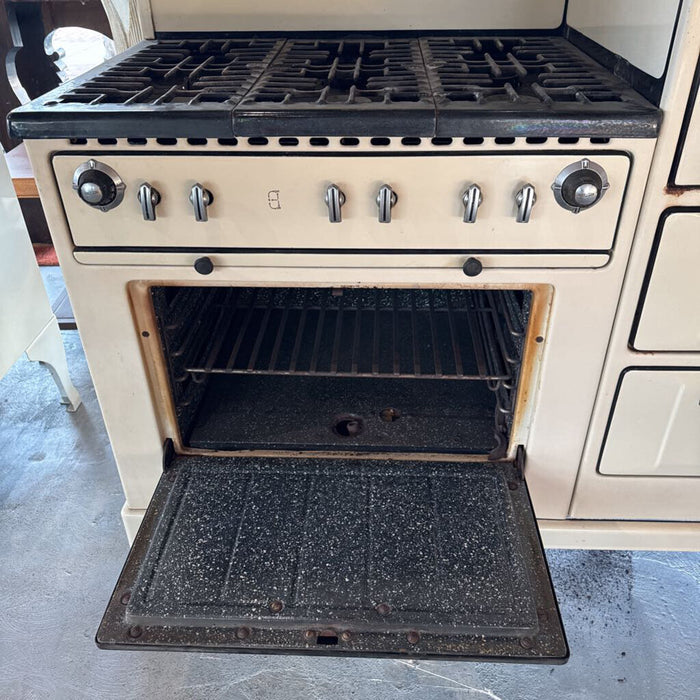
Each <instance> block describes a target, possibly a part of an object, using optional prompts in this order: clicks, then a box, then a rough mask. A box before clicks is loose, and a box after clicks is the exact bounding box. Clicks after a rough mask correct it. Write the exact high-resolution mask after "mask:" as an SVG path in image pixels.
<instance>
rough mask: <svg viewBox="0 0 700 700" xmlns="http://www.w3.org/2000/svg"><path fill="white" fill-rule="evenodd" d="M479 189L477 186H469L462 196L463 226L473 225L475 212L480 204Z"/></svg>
mask: <svg viewBox="0 0 700 700" xmlns="http://www.w3.org/2000/svg"><path fill="white" fill-rule="evenodd" d="M482 199H483V198H482V196H481V187H479V185H469V187H467V189H466V191H465V192H464V193H463V194H462V203H463V204H464V218H463V219H462V221H464V223H465V224H475V223H476V214H477V210H478V209H479V207H480V206H481V202H482Z"/></svg>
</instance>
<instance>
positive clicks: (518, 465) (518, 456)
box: [514, 445, 525, 479]
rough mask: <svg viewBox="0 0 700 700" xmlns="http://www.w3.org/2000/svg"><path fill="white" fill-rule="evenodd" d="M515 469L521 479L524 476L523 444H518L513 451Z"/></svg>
mask: <svg viewBox="0 0 700 700" xmlns="http://www.w3.org/2000/svg"><path fill="white" fill-rule="evenodd" d="M514 464H515V470H516V471H517V472H518V476H519V477H520V478H521V479H524V478H525V446H524V445H518V448H517V450H516V451H515V462H514Z"/></svg>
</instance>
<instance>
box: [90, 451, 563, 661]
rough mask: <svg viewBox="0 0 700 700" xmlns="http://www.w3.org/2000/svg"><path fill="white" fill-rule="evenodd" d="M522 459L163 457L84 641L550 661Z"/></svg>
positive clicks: (538, 546) (542, 576)
mask: <svg viewBox="0 0 700 700" xmlns="http://www.w3.org/2000/svg"><path fill="white" fill-rule="evenodd" d="M519 457H520V458H519V459H518V460H516V462H515V463H514V462H501V461H499V462H488V461H482V462H458V461H453V462H447V461H445V462H435V461H425V460H424V461H418V460H416V461H408V460H375V459H367V458H352V457H347V456H344V457H323V456H309V455H305V456H303V457H296V458H294V457H274V458H273V457H235V458H234V457H206V456H178V457H175V458H174V459H173V460H172V462H171V463H170V465H169V466H168V468H167V470H166V472H165V473H164V474H163V477H162V478H161V480H160V483H159V484H158V486H157V488H156V491H155V494H154V496H153V499H152V501H151V504H150V506H149V508H148V511H147V512H146V515H145V517H144V520H143V523H142V525H141V529H140V530H139V532H138V534H137V536H136V540H135V542H134V545H133V547H132V548H131V551H130V553H129V556H128V558H127V560H126V564H125V566H124V569H123V571H122V572H121V575H120V577H119V581H118V583H117V586H116V588H115V590H114V593H113V595H112V598H111V600H110V602H109V605H108V607H107V610H106V612H105V615H104V618H103V620H102V623H101V625H100V628H99V631H98V633H97V644H98V645H99V646H100V647H103V648H108V649H123V648H132V649H144V650H146V649H150V650H154V649H162V650H199V651H226V652H261V653H271V652H283V653H293V654H296V653H316V654H319V653H321V654H335V655H344V654H350V655H363V656H405V657H411V658H456V659H474V660H483V661H520V662H546V663H564V662H565V661H566V660H567V658H568V646H567V643H566V637H565V635H564V630H563V627H562V623H561V618H560V615H559V610H558V607H557V602H556V598H555V596H554V591H553V589H552V583H551V580H550V577H549V571H548V569H547V563H546V560H545V557H544V553H543V550H542V543H541V541H540V537H539V532H538V529H537V524H536V521H535V517H534V514H533V510H532V504H531V502H530V498H529V495H528V491H527V486H526V484H525V481H524V479H523V471H522V461H523V458H524V455H523V452H522V448H521V449H520V454H519Z"/></svg>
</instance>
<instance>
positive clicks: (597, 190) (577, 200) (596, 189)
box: [552, 158, 610, 214]
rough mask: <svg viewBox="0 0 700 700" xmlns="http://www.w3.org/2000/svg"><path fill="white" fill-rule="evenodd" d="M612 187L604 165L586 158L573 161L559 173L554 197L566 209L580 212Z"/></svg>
mask: <svg viewBox="0 0 700 700" xmlns="http://www.w3.org/2000/svg"><path fill="white" fill-rule="evenodd" d="M609 187H610V183H609V182H608V175H607V173H606V172H605V170H604V169H603V167H602V166H600V165H598V164H597V163H594V162H593V161H591V160H588V158H584V159H583V160H581V161H579V162H578V163H572V164H571V165H568V166H567V167H566V168H564V170H562V171H561V172H560V173H559V175H557V177H556V179H555V180H554V183H553V184H552V191H553V192H554V199H556V200H557V204H559V206H560V207H563V208H564V209H566V210H568V211H570V212H573V213H574V214H578V213H579V212H580V211H581V210H582V209H590V208H591V207H592V206H593V205H594V204H597V203H598V202H599V201H600V200H601V199H602V198H603V195H605V193H606V192H607V190H608V188H609Z"/></svg>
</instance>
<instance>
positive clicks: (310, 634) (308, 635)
mask: <svg viewBox="0 0 700 700" xmlns="http://www.w3.org/2000/svg"><path fill="white" fill-rule="evenodd" d="M315 636H316V632H314V631H313V630H306V632H304V637H306V639H313V638H314V637H315Z"/></svg>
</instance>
